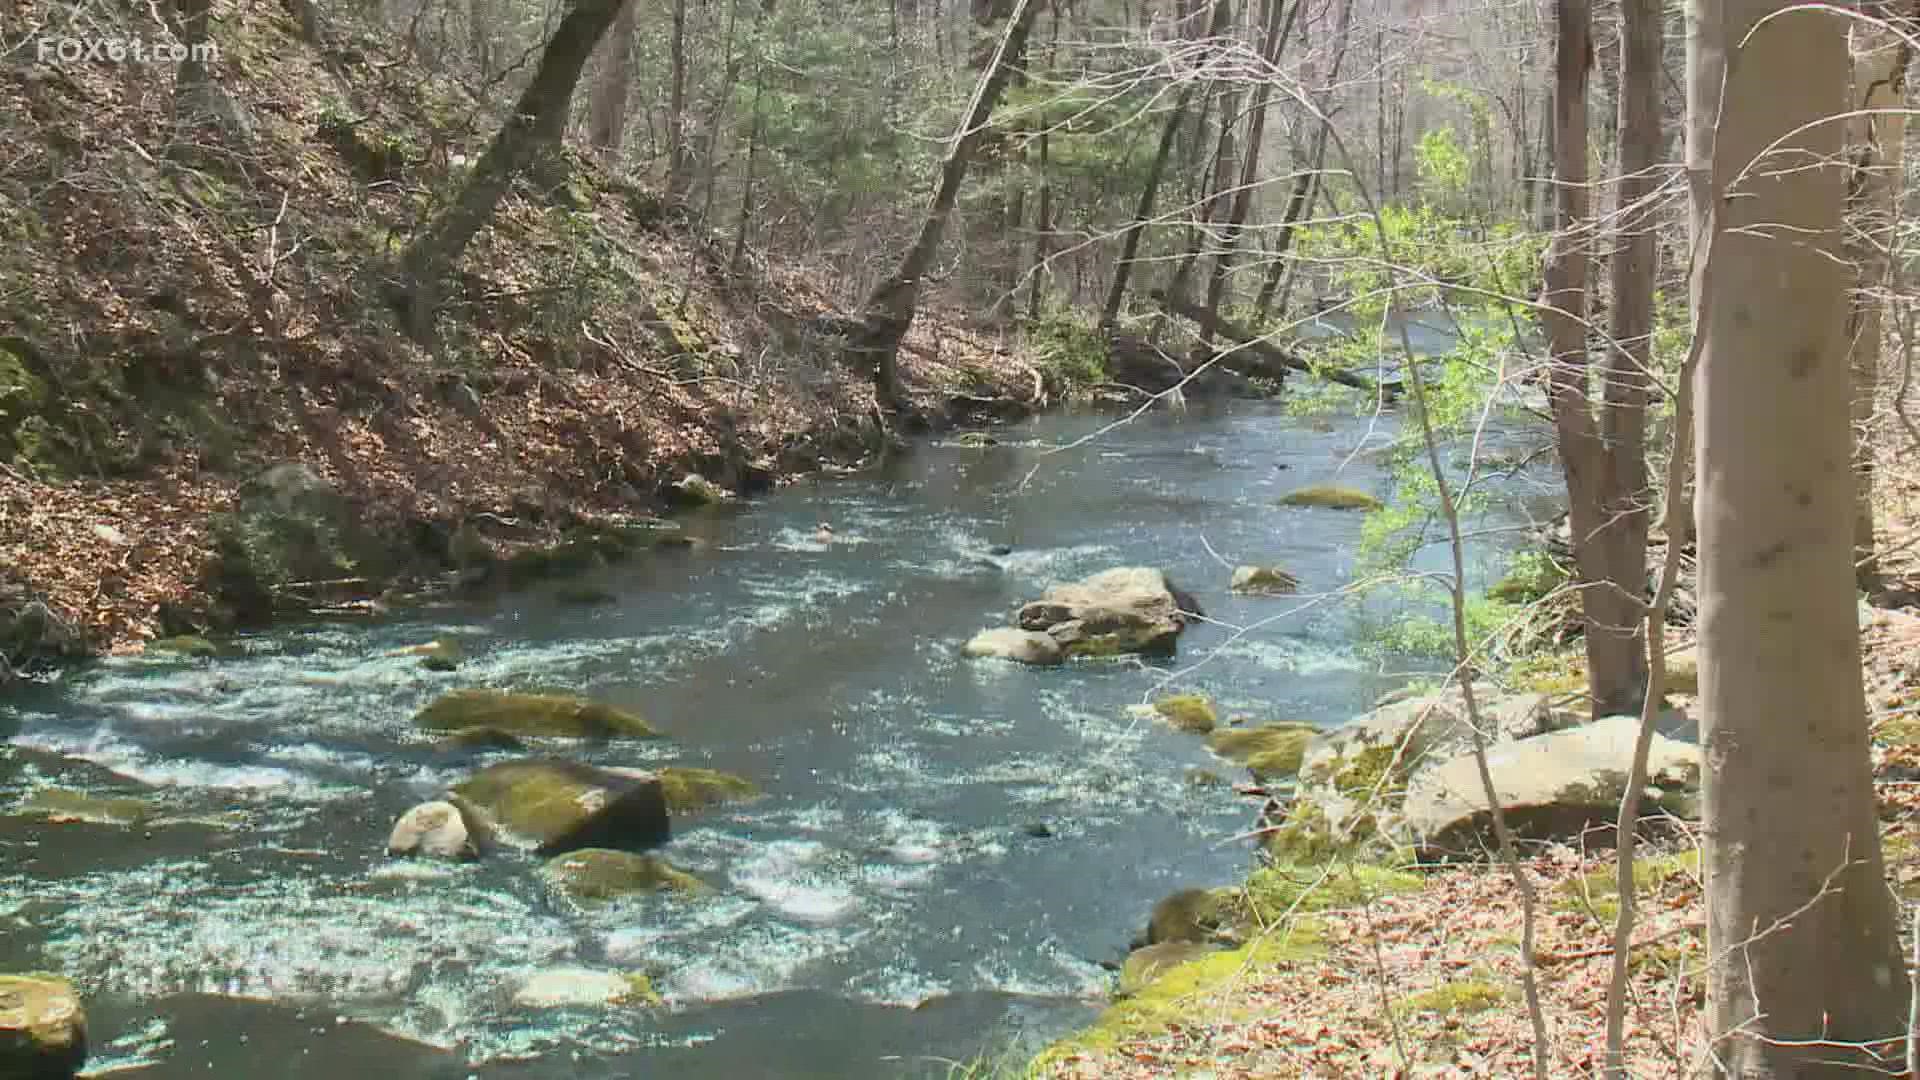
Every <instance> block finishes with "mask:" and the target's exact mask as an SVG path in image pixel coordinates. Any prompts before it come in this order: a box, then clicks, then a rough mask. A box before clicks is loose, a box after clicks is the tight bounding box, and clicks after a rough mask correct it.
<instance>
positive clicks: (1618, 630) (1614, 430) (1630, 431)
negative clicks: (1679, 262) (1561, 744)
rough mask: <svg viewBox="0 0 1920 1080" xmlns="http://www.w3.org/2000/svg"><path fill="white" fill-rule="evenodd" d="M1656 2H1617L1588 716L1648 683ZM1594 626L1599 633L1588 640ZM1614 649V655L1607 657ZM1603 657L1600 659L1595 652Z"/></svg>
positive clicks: (1617, 708)
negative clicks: (1644, 636)
mask: <svg viewBox="0 0 1920 1080" xmlns="http://www.w3.org/2000/svg"><path fill="white" fill-rule="evenodd" d="M1664 17H1665V16H1664V15H1663V14H1662V11H1661V0H1620V81H1619V85H1618V95H1617V96H1618V99H1619V101H1618V104H1619V120H1618V122H1617V123H1616V124H1615V125H1614V130H1615V137H1616V138H1617V140H1618V146H1619V148H1618V152H1617V154H1616V155H1615V160H1616V164H1617V167H1618V169H1619V175H1620V182H1619V184H1618V185H1616V188H1615V190H1616V191H1618V192H1619V200H1620V201H1619V209H1618V210H1617V211H1616V212H1615V214H1614V223H1615V229H1614V243H1613V256H1612V260H1611V262H1610V264H1609V270H1610V271H1611V281H1610V284H1611V286H1612V287H1611V289H1610V290H1609V291H1610V292H1611V293H1612V307H1610V308H1609V309H1608V328H1607V329H1608V336H1609V337H1610V338H1612V340H1613V346H1614V347H1613V348H1611V349H1609V350H1608V357H1607V364H1606V390H1605V393H1604V394H1603V396H1602V400H1603V405H1602V408H1601V410H1600V418H1599V419H1600V423H1599V428H1600V439H1601V446H1602V450H1601V453H1602V454H1603V455H1604V461H1603V463H1602V466H1601V470H1602V474H1601V482H1602V487H1601V490H1600V492H1599V493H1598V494H1599V495H1600V498H1601V506H1600V517H1599V521H1598V522H1597V526H1598V528H1597V531H1596V532H1595V533H1594V534H1593V536H1592V538H1591V541H1590V542H1591V544H1592V545H1593V546H1594V548H1595V549H1596V551H1595V558H1594V560H1593V561H1594V563H1595V564H1596V566H1597V567H1598V569H1599V571H1600V574H1601V575H1602V576H1601V577H1600V578H1599V579H1598V582H1597V583H1596V584H1595V585H1594V586H1593V587H1592V588H1590V589H1588V590H1586V591H1585V592H1584V593H1583V594H1582V602H1583V604H1584V608H1585V612H1586V616H1587V631H1586V632H1587V636H1588V642H1587V657H1588V670H1589V671H1590V672H1591V673H1592V676H1593V692H1594V700H1595V709H1596V711H1595V714H1594V715H1596V716H1608V715H1612V714H1614V713H1618V712H1623V711H1632V710H1636V709H1638V708H1639V706H1640V704H1641V701H1642V695H1643V694H1644V693H1645V688H1646V681H1647V664H1646V661H1647V655H1646V648H1645V646H1644V644H1643V643H1642V642H1641V640H1640V636H1639V630H1640V627H1641V624H1642V622H1643V621H1644V620H1643V616H1644V615H1645V606H1646V598H1647V597H1646V588H1647V522H1648V518H1649V515H1650V508H1651V506H1652V503H1653V493H1652V492H1651V491H1650V490H1649V489H1648V486H1647V392H1648V389H1649V386H1650V383H1649V379H1648V374H1647V373H1648V371H1649V370H1650V367H1649V365H1651V364H1652V362H1653V348H1652V345H1653V284H1654V275H1655V273H1656V271H1657V269H1658V267H1657V265H1656V255H1657V253H1656V251H1655V247H1654V228H1655V210H1654V209H1653V207H1651V206H1642V205H1640V204H1641V203H1642V202H1643V201H1646V200H1649V199H1650V198H1651V197H1652V195H1653V192H1654V191H1655V189H1656V188H1657V187H1658V186H1659V183H1658V180H1659V178H1658V177H1657V176H1656V174H1655V172H1654V170H1655V168H1656V163H1657V162H1659V161H1660V160H1661V150H1662V143H1663V141H1664V135H1663V132H1662V130H1661V123H1660V88H1661V85H1662V83H1663V82H1664V80H1665V77H1666V73H1665V71H1663V70H1662V68H1661V54H1662V46H1663V43H1664V40H1665V28H1664V26H1663V24H1662V20H1663V19H1664ZM1596 627H1604V628H1605V629H1604V631H1600V632H1603V633H1604V634H1605V635H1606V638H1607V640H1603V641H1595V640H1594V639H1593V635H1594V634H1595V633H1596ZM1616 653H1618V654H1619V655H1615V654H1616ZM1603 655H1604V657H1605V660H1606V663H1605V664H1604V665H1603V664H1602V663H1601V662H1600V658H1601V656H1603Z"/></svg>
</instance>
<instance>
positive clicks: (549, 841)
mask: <svg viewBox="0 0 1920 1080" xmlns="http://www.w3.org/2000/svg"><path fill="white" fill-rule="evenodd" d="M453 795H454V796H456V797H457V798H456V799H452V800H449V801H453V802H454V804H455V805H456V806H457V807H459V808H460V810H461V812H462V815H463V816H464V817H466V818H467V819H468V821H469V824H470V825H472V824H475V823H476V822H475V820H474V819H476V818H478V819H479V822H478V823H479V824H480V825H481V827H482V828H484V829H485V830H486V831H487V832H489V833H497V834H499V835H501V836H503V837H504V838H508V839H510V840H513V841H517V842H518V843H520V844H521V845H523V846H527V847H532V848H533V849H535V850H536V851H538V852H539V853H540V854H543V855H557V854H561V853H563V852H568V851H575V850H578V849H580V848H589V847H601V848H613V849H615V850H620V851H645V850H647V849H649V848H655V847H658V846H660V845H661V844H664V843H666V842H667V837H668V835H669V829H668V814H667V799H666V793H665V791H664V790H663V788H662V785H661V783H660V778H659V777H658V776H655V775H653V774H651V773H643V772H639V771H630V770H624V769H598V768H594V767H593V766H590V765H581V764H577V763H575V762H571V761H551V760H529V761H509V762H502V763H500V764H498V765H492V766H489V767H487V768H485V769H482V770H481V771H480V772H478V773H475V774H474V775H473V776H472V777H470V778H469V779H467V780H465V781H463V782H461V783H460V784H458V785H455V787H454V789H453ZM461 800H464V801H461Z"/></svg>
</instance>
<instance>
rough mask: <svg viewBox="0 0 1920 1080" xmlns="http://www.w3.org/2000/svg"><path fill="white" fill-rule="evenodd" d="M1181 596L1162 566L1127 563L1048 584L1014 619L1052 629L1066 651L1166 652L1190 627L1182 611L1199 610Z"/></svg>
mask: <svg viewBox="0 0 1920 1080" xmlns="http://www.w3.org/2000/svg"><path fill="white" fill-rule="evenodd" d="M1183 596H1184V594H1182V593H1180V591H1179V590H1178V589H1176V588H1175V587H1174V586H1173V584H1172V583H1171V582H1169V581H1168V580H1167V577H1166V575H1165V574H1164V573H1162V572H1161V571H1159V570H1156V569H1153V568H1152V567H1144V566H1123V567H1117V568H1115V569H1112V570H1103V571H1101V572H1100V573H1098V574H1094V575H1093V576H1092V577H1089V578H1086V579H1085V580H1082V581H1076V582H1072V583H1069V584H1065V585H1055V586H1053V587H1051V588H1049V589H1048V590H1047V591H1046V593H1045V594H1044V595H1043V596H1042V597H1041V598H1040V599H1038V600H1035V601H1033V602H1032V603H1029V604H1026V605H1024V606H1023V607H1021V609H1020V613H1019V614H1018V615H1017V616H1016V617H1015V620H1014V622H1015V624H1016V625H1017V626H1019V628H1020V629H1022V630H1028V631H1033V632H1037V633H1045V634H1047V635H1049V636H1050V637H1052V638H1053V639H1054V641H1055V642H1057V643H1058V644H1059V645H1060V647H1061V648H1062V649H1063V650H1064V651H1065V652H1066V654H1067V655H1068V656H1086V657H1098V656H1116V655H1121V654H1125V653H1148V654H1164V653H1169V652H1172V651H1173V649H1174V644H1175V640H1176V639H1177V638H1178V637H1179V635H1180V631H1181V630H1182V629H1184V628H1185V627H1186V624H1187V621H1188V617H1187V616H1186V615H1185V614H1183V612H1189V611H1195V610H1196V608H1195V607H1190V606H1188V605H1187V604H1184V603H1182V597H1183ZM1185 599H1186V600H1188V601H1189V602H1191V598H1190V597H1187V598H1185Z"/></svg>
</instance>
